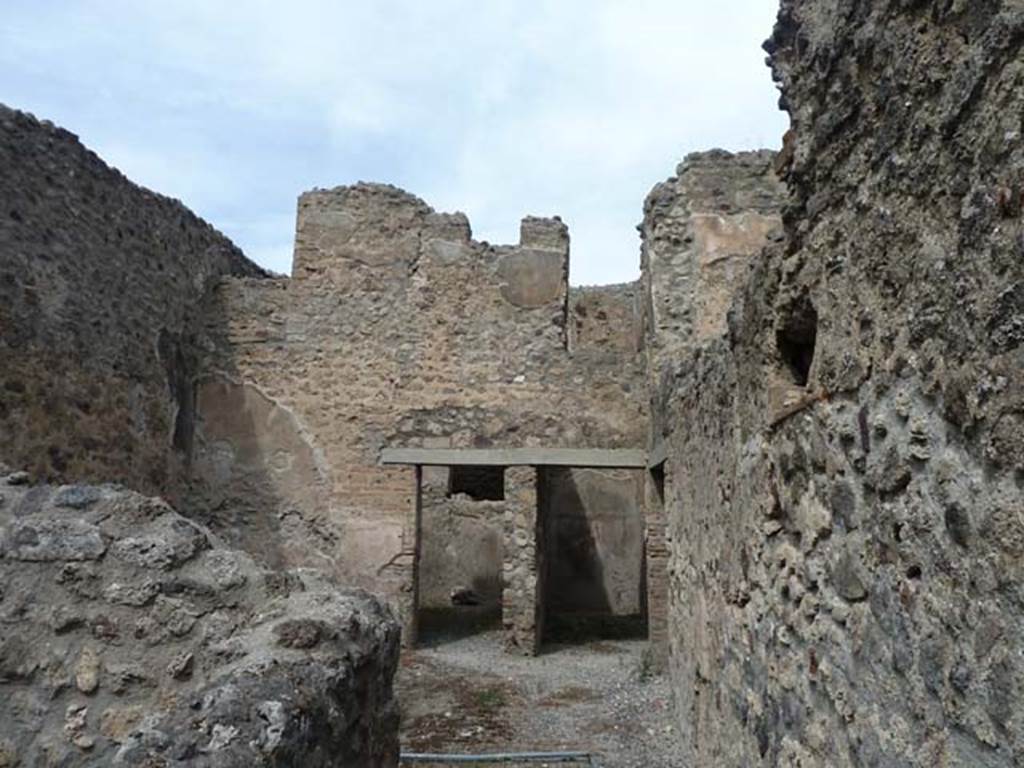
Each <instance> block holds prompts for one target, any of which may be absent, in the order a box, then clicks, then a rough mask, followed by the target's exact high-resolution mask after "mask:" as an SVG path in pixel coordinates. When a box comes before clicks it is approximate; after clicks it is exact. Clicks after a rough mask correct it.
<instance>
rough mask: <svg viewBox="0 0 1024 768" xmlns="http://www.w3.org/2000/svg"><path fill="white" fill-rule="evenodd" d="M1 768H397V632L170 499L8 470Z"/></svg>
mask: <svg viewBox="0 0 1024 768" xmlns="http://www.w3.org/2000/svg"><path fill="white" fill-rule="evenodd" d="M0 628H2V631H0V765H4V766H21V765H63V766H80V765H81V766H84V765H135V766H156V765H192V766H252V765H310V766H327V765H332V766H333V765H359V766H381V767H382V768H383V766H393V765H396V764H397V760H398V739H397V733H398V709H397V704H396V702H395V701H394V699H393V696H392V688H391V678H392V675H393V674H394V671H395V667H396V665H397V662H398V645H399V626H398V623H397V622H396V621H395V619H394V616H393V614H391V613H390V611H389V610H388V609H387V608H386V607H384V606H382V605H381V604H380V603H379V602H377V601H376V600H374V599H373V598H370V597H369V596H368V595H366V594H365V593H362V592H359V591H356V590H349V589H346V588H345V587H343V586H342V585H340V584H338V583H337V582H335V581H332V580H330V579H329V578H325V577H324V576H323V574H320V573H317V572H315V571H311V570H306V571H267V570H263V569H261V568H259V567H258V566H256V565H255V563H254V562H253V560H252V558H251V557H250V556H248V555H246V554H244V553H242V552H239V551H237V550H231V549H226V548H224V547H222V546H220V544H219V543H218V542H217V541H216V540H215V539H214V538H213V537H212V536H211V535H210V534H209V532H208V531H206V530H204V529H203V528H202V527H200V526H198V525H196V524H195V523H194V522H192V521H190V520H186V519H185V518H183V517H182V516H180V515H179V514H177V513H176V512H175V511H174V510H173V509H171V508H170V507H169V506H168V505H167V503H166V502H164V501H163V500H162V499H158V498H151V497H145V496H142V495H139V494H136V493H134V492H130V491H126V490H124V489H123V488H120V487H116V486H88V485H65V486H48V485H35V486H33V485H30V484H29V483H28V475H27V473H25V472H18V473H11V472H10V471H9V470H7V469H6V468H5V467H2V466H0Z"/></svg>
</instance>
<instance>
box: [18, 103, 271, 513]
mask: <svg viewBox="0 0 1024 768" xmlns="http://www.w3.org/2000/svg"><path fill="white" fill-rule="evenodd" d="M0 168H2V169H3V173H2V174H0V210H2V211H3V216H0V435H3V439H2V440H0V460H6V461H7V462H8V463H10V464H12V465H13V466H16V467H20V468H26V469H28V470H29V472H30V474H31V476H32V477H34V478H35V479H37V480H39V479H48V480H64V479H67V480H86V481H91V482H111V481H121V482H125V483H129V484H131V485H132V486H133V487H135V488H137V489H139V490H144V491H147V492H153V493H156V492H160V493H170V492H173V491H174V489H175V487H176V483H177V482H178V481H180V479H181V475H180V471H181V460H182V459H183V458H185V455H186V454H187V452H188V450H189V443H190V439H191V438H190V435H191V420H192V413H193V411H194V408H193V404H192V378H193V377H194V375H195V373H196V371H195V367H194V365H195V354H196V353H195V349H194V347H193V344H194V337H195V333H196V331H197V330H198V329H197V321H198V320H199V317H200V313H199V311H198V309H199V306H200V305H201V303H202V302H203V301H204V300H205V297H206V294H207V293H208V292H209V290H210V289H211V288H212V286H213V284H214V283H215V282H216V281H217V280H218V278H219V277H220V276H221V275H227V274H233V275H250V276H257V275H261V274H263V272H262V270H260V269H259V268H258V267H256V266H255V265H254V264H252V263H250V262H249V261H248V260H246V258H245V257H244V256H243V255H242V253H241V251H239V250H238V249H237V248H236V247H235V246H234V245H232V244H231V242H230V241H229V240H228V239H227V238H225V237H224V236H223V235H221V234H220V233H219V232H217V231H215V230H214V229H213V228H212V227H211V226H210V225H208V224H207V223H205V222H204V221H202V220H200V219H199V218H197V217H196V216H194V215H193V214H192V213H191V212H190V211H188V210H187V209H186V208H185V207H184V206H183V205H181V204H180V203H178V202H177V201H175V200H170V199H168V198H165V197H162V196H160V195H157V194H154V193H153V192H150V191H149V190H146V189H143V188H141V187H138V186H136V185H134V184H132V183H131V182H129V181H128V180H127V179H125V178H124V176H122V175H121V174H120V173H118V172H117V171H116V170H114V169H112V168H110V167H108V166H107V165H105V164H104V163H103V162H102V161H101V160H100V159H99V158H98V157H97V156H96V155H95V154H93V153H92V152H90V151H88V150H87V149H86V148H85V147H83V146H82V145H81V144H80V143H79V142H78V140H77V139H76V137H75V136H74V135H72V134H71V133H69V132H67V131H64V130H61V129H59V128H55V127H54V126H53V125H52V124H51V123H48V122H39V121H37V120H36V119H35V118H33V117H32V116H31V115H27V114H24V113H22V112H17V111H14V110H12V109H9V108H7V107H5V106H2V105H0ZM27 479H28V476H26V477H25V480H27ZM8 482H10V480H9V481H8ZM60 493H61V494H62V498H63V502H62V503H63V504H65V505H66V506H68V507H70V508H84V507H85V506H87V505H88V503H89V500H88V498H86V497H83V496H82V495H81V493H82V491H80V490H79V491H76V490H74V489H70V488H69V489H64V490H62V491H61V492H60Z"/></svg>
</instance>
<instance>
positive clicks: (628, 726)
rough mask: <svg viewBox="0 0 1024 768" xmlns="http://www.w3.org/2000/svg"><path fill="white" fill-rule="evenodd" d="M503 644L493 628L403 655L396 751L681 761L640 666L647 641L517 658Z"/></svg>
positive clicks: (657, 767) (555, 649) (664, 700)
mask: <svg viewBox="0 0 1024 768" xmlns="http://www.w3.org/2000/svg"><path fill="white" fill-rule="evenodd" d="M502 640H503V638H502V633H501V632H500V631H491V632H485V633H482V634H478V635H474V636H471V637H467V638H462V639H458V640H452V641H449V642H439V643H437V644H435V645H434V646H433V647H429V648H417V649H415V650H411V651H407V652H406V653H405V654H404V655H403V657H402V664H401V667H400V670H399V673H398V679H397V681H396V684H397V689H398V695H399V699H400V701H401V704H402V733H401V736H402V747H403V750H405V751H407V752H450V753H480V752H496V751H515V752H523V751H556V750H558V751H562V750H567V751H586V752H592V753H596V754H597V755H598V759H597V761H596V764H597V765H599V766H602V767H606V768H631V767H633V766H635V767H636V768H641V767H642V768H675V767H676V766H679V762H678V756H679V755H680V754H681V751H680V748H679V737H678V732H677V730H676V728H675V725H674V722H673V713H672V709H671V698H670V693H669V687H668V682H667V679H666V678H665V677H664V676H663V675H654V674H651V673H650V671H649V666H648V665H647V664H645V658H646V653H645V651H646V647H647V644H646V642H644V641H641V640H616V641H597V642H589V643H582V644H579V645H571V646H570V645H552V646H546V647H545V649H544V652H543V653H542V654H541V655H540V656H539V657H537V658H524V657H521V656H513V655H510V654H506V653H505V652H504V650H503V646H502ZM485 765H486V764H485ZM504 765H506V766H507V765H509V764H508V763H505V764H504ZM537 765H542V764H538V763H533V764H532V766H533V768H536V766H537Z"/></svg>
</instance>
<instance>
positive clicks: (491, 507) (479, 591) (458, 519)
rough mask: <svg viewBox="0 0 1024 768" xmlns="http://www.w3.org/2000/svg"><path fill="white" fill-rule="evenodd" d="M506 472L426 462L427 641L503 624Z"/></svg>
mask: <svg viewBox="0 0 1024 768" xmlns="http://www.w3.org/2000/svg"><path fill="white" fill-rule="evenodd" d="M504 497H505V473H504V469H503V468H502V467H463V466H456V467H450V468H449V467H424V468H423V475H422V481H421V489H420V505H421V506H420V542H419V544H420V552H419V565H418V569H417V570H418V573H417V626H418V633H419V638H418V642H419V644H420V645H424V646H431V645H441V644H444V643H447V642H452V641H454V640H458V639H460V638H464V637H467V636H470V635H474V634H478V633H480V632H486V631H490V630H492V629H499V628H500V627H501V592H502V559H503V551H504V546H503V522H504V512H505V504H504V502H503V499H504Z"/></svg>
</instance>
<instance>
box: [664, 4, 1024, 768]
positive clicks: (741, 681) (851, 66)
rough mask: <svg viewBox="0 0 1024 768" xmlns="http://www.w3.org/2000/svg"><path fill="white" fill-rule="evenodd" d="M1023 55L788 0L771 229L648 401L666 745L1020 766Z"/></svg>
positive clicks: (971, 38) (931, 25)
mask: <svg viewBox="0 0 1024 768" xmlns="http://www.w3.org/2000/svg"><path fill="white" fill-rule="evenodd" d="M1022 47H1024V9H1022V8H1021V7H1020V5H1019V4H1018V3H1014V2H999V1H993V2H983V3H969V4H968V3H899V2H875V3H868V2H852V3H842V4H837V3H832V2H824V0H784V2H783V3H782V9H781V11H780V15H779V21H778V24H777V26H776V29H775V32H774V34H773V36H772V38H771V40H770V41H769V43H768V49H769V51H770V53H771V61H772V66H773V69H774V73H775V76H776V78H777V79H778V81H779V82H780V84H781V86H782V89H783V105H784V106H785V108H786V109H787V111H788V112H789V113H790V116H791V119H792V132H791V134H790V135H789V136H788V137H787V141H786V144H785V148H784V150H783V153H782V155H781V156H780V163H779V165H780V168H781V169H782V171H783V173H784V174H785V177H786V181H787V183H788V186H789V189H790V199H789V202H788V205H787V207H786V210H785V212H784V220H785V225H786V233H785V241H784V242H783V243H776V244H773V245H772V246H771V247H770V248H769V249H767V250H766V251H765V253H764V255H763V256H762V257H761V259H760V263H759V264H758V266H757V267H756V268H755V271H754V272H753V274H752V276H751V279H750V281H749V283H748V284H747V286H746V288H745V290H744V291H743V296H742V298H741V301H739V302H738V303H737V304H736V305H734V307H733V310H732V313H731V317H730V325H729V334H728V337H727V338H726V339H724V340H721V341H717V342H712V343H710V344H708V345H706V346H704V347H703V348H700V349H698V350H697V351H696V352H695V353H694V354H692V355H690V356H689V357H688V358H687V359H686V360H685V364H684V365H681V366H680V367H679V371H680V374H679V375H678V376H676V377H674V378H673V379H671V380H666V381H664V382H663V386H662V389H661V391H660V393H659V394H660V397H661V399H662V402H663V403H665V404H666V405H665V412H666V416H665V418H664V423H665V424H666V425H668V427H667V435H666V444H667V451H666V453H667V457H668V459H667V461H666V465H665V469H666V506H667V509H668V523H669V525H668V527H669V534H670V537H671V545H670V546H671V548H672V561H671V564H670V569H671V574H672V582H671V600H672V606H671V614H670V620H671V637H672V674H673V677H674V687H675V690H676V694H677V698H678V705H679V715H680V725H681V727H682V728H683V730H684V734H685V736H686V741H687V744H688V746H689V749H688V752H687V754H684V755H682V756H681V760H680V762H681V763H687V764H708V765H721V766H749V765H801V766H808V765H821V766H824V765H829V766H867V765H892V766H897V765H898V766H931V765H949V766H954V765H956V766H968V765H970V766H1007V767H1009V766H1014V765H1020V764H1021V762H1022V761H1024V736H1022V728H1024V721H1022V719H1021V713H1020V710H1019V707H1017V706H1015V705H1016V702H1018V701H1019V700H1020V697H1021V694H1022V691H1024V662H1022V658H1021V640H1020V638H1021V636H1022V629H1024V626H1022V625H1024V601H1022V599H1021V590H1020V583H1021V577H1022V575H1024V574H1022V567H1024V545H1022V542H1024V517H1022V514H1021V510H1022V509H1024V493H1022V490H1021V483H1020V477H1021V471H1022V468H1024V460H1022V456H1024V451H1022V450H1021V445H1022V443H1021V441H1020V439H1019V434H1020V424H1021V420H1022V417H1021V413H1024V387H1022V378H1021V374H1020V371H1021V370H1022V363H1024V358H1022V355H1024V351H1022V347H1021V345H1020V341H1021V339H1022V338H1024V337H1022V335H1021V334H1020V332H1019V329H1020V327H1021V325H1022V319H1021V302H1020V301H1019V300H1018V296H1019V295H1020V293H1021V291H1020V285H1021V284H1024V271H1022V270H1024V266H1022V265H1024V224H1022V218H1021V217H1022V203H1024V197H1022V195H1024V141H1022V135H1024V125H1022V117H1021V116H1022V114H1024V110H1022V94H1024V64H1022V61H1024V59H1022V55H1021V52H1022Z"/></svg>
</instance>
